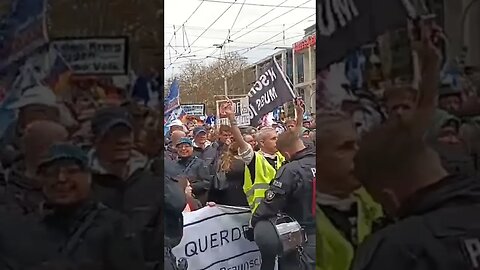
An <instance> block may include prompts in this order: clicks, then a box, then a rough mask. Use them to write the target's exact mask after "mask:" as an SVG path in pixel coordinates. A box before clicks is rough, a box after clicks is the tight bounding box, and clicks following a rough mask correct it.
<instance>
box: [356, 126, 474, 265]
mask: <svg viewBox="0 0 480 270" xmlns="http://www.w3.org/2000/svg"><path fill="white" fill-rule="evenodd" d="M412 134H415V133H414V132H412V130H411V129H410V128H407V127H406V126H402V125H399V124H397V123H393V124H389V125H385V126H383V127H381V128H378V129H377V130H375V131H373V132H371V133H370V134H369V135H368V136H367V137H365V138H364V139H363V140H362V143H361V144H360V150H359V152H358V153H357V157H356V158H355V173H356V175H357V178H358V179H359V180H360V181H361V182H362V183H363V185H364V186H365V188H366V189H367V190H368V191H369V192H370V194H372V196H373V197H374V199H375V200H377V201H378V202H380V203H381V204H382V206H383V207H384V209H385V210H386V211H387V213H388V214H389V215H390V216H391V217H394V218H395V219H396V223H395V224H393V225H390V226H387V227H386V228H384V229H383V230H380V231H378V232H377V233H375V234H374V235H373V236H372V237H371V238H369V239H368V240H367V241H366V242H364V244H363V245H362V246H361V247H360V248H359V249H358V253H357V256H356V259H355V262H354V267H353V269H355V270H362V269H369V270H377V269H391V270H396V269H478V266H479V262H480V261H479V259H480V257H479V254H480V253H479V250H480V221H479V219H478V212H479V211H480V184H479V183H480V182H479V179H478V177H461V176H455V175H449V174H448V173H447V171H446V170H445V169H444V168H443V167H442V163H441V160H440V158H439V156H438V154H437V153H436V152H435V151H434V150H433V149H431V148H430V147H429V146H427V145H426V144H425V142H424V141H423V138H421V136H414V135H412Z"/></svg>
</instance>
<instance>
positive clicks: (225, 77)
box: [222, 76, 228, 97]
mask: <svg viewBox="0 0 480 270" xmlns="http://www.w3.org/2000/svg"><path fill="white" fill-rule="evenodd" d="M222 77H223V87H224V90H225V97H228V83H227V76H222Z"/></svg>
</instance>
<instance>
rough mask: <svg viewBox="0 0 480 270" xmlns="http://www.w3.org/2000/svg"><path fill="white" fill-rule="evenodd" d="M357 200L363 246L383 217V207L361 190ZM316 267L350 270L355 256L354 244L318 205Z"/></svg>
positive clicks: (356, 195) (356, 193) (358, 230)
mask: <svg viewBox="0 0 480 270" xmlns="http://www.w3.org/2000/svg"><path fill="white" fill-rule="evenodd" d="M354 195H355V197H356V198H357V209H358V212H357V213H358V217H357V239H358V243H357V244H361V243H362V242H363V240H365V238H366V237H367V236H368V235H369V234H371V232H372V225H373V223H374V221H375V220H376V219H377V218H379V217H381V216H383V212H382V209H381V207H380V206H379V205H378V204H377V203H375V202H374V201H373V199H372V198H371V197H370V195H369V194H368V193H367V192H366V191H365V189H363V188H361V189H359V190H357V191H355V193H354ZM316 226H317V233H316V234H317V237H316V253H317V256H316V257H317V260H316V267H315V270H349V269H350V264H351V263H352V260H353V256H354V254H355V250H354V247H353V246H352V244H351V243H350V242H349V241H348V240H347V239H345V237H344V236H343V235H342V233H340V232H339V231H338V230H337V228H336V227H335V226H334V225H333V224H332V223H331V222H330V220H329V219H328V217H327V216H326V215H325V213H323V211H322V210H321V209H320V207H319V206H318V204H317V214H316Z"/></svg>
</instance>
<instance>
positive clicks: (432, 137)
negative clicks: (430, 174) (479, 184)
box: [426, 110, 476, 175]
mask: <svg viewBox="0 0 480 270" xmlns="http://www.w3.org/2000/svg"><path fill="white" fill-rule="evenodd" d="M460 127H461V121H460V119H458V118H457V117H455V116H453V115H451V114H449V113H448V112H446V111H444V110H436V112H435V115H434V119H433V124H432V126H431V127H430V129H429V131H428V133H427V137H426V139H427V142H428V143H429V145H430V146H431V147H432V148H433V149H434V150H435V151H436V152H437V153H438V154H439V156H440V160H441V161H442V165H443V167H444V168H445V170H447V172H449V173H450V174H463V175H474V174H475V173H476V170H475V159H474V158H473V155H471V153H470V151H469V149H468V147H467V145H466V143H465V142H464V141H463V140H462V138H461V136H460Z"/></svg>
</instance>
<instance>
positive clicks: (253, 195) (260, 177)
mask: <svg viewBox="0 0 480 270" xmlns="http://www.w3.org/2000/svg"><path fill="white" fill-rule="evenodd" d="M302 106H303V103H302V102H298V103H296V107H295V111H296V115H297V116H296V118H297V120H296V121H297V127H296V128H297V129H298V130H300V128H301V125H302V119H303V118H302V117H303V108H302ZM222 109H223V111H224V112H225V114H226V115H227V117H228V118H229V120H230V125H231V127H232V135H233V138H234V140H235V141H236V142H238V145H239V149H238V153H239V156H240V158H241V159H242V160H243V161H244V162H245V165H246V167H245V178H244V183H243V191H244V192H245V195H246V196H247V201H248V204H249V206H250V209H251V210H252V212H254V211H255V209H256V208H257V207H258V205H259V204H260V202H261V201H262V199H263V198H264V197H265V192H266V191H267V189H268V188H269V186H270V182H271V181H272V180H273V179H274V178H275V174H276V173H277V170H278V169H280V167H281V166H282V165H283V163H284V162H285V157H284V156H283V155H282V154H280V152H278V150H277V138H278V134H277V131H276V130H275V129H274V128H270V127H264V128H262V129H260V131H259V133H258V135H257V138H256V140H257V142H258V144H259V146H260V151H257V152H255V151H254V150H253V148H252V146H251V145H250V144H248V143H247V142H245V140H244V139H243V136H242V134H241V131H240V129H239V128H238V126H237V123H236V120H235V113H234V111H233V108H232V104H231V103H226V105H225V107H224V108H222Z"/></svg>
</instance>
